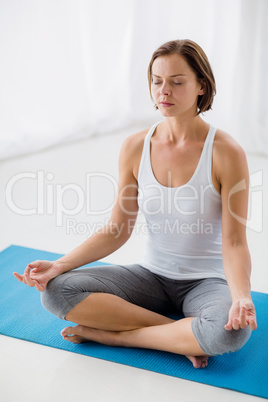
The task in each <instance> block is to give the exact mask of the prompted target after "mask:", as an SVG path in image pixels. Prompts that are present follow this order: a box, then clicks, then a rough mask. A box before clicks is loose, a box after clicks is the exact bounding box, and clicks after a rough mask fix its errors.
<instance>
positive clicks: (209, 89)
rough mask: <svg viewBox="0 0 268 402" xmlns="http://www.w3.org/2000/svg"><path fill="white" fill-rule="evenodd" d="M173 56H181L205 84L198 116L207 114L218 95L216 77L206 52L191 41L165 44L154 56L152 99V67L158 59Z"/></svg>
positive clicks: (150, 72) (150, 68) (149, 69)
mask: <svg viewBox="0 0 268 402" xmlns="http://www.w3.org/2000/svg"><path fill="white" fill-rule="evenodd" d="M171 54H179V55H181V56H182V57H183V58H184V59H185V60H186V62H187V63H188V64H189V66H190V67H191V69H192V70H193V71H194V73H195V74H196V77H197V80H198V81H199V82H204V83H205V93H204V95H199V96H198V100H197V114H200V113H203V112H206V111H207V110H210V109H211V108H212V103H213V98H214V96H215V95H216V83H215V79H214V75H213V72H212V69H211V66H210V63H209V61H208V58H207V56H206V54H205V52H204V50H203V49H202V48H201V47H200V46H199V45H198V44H197V43H195V42H193V41H191V40H189V39H182V40H173V41H170V42H166V43H164V44H163V45H162V46H160V47H159V48H158V49H157V50H156V51H155V52H154V53H153V55H152V58H151V61H150V64H149V67H148V81H149V90H150V95H151V99H152V100H153V97H152V91H151V89H152V66H153V63H154V61H155V59H156V58H157V57H160V56H168V55H171Z"/></svg>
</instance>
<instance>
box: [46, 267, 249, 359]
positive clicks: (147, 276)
mask: <svg viewBox="0 0 268 402" xmlns="http://www.w3.org/2000/svg"><path fill="white" fill-rule="evenodd" d="M95 292H101V293H110V294H114V295H117V296H119V297H121V298H122V299H124V300H127V301H128V302H131V303H134V304H136V305H138V306H141V307H144V308H146V309H148V310H151V311H154V312H157V313H159V314H163V315H165V314H169V313H170V312H174V311H176V312H177V313H179V314H182V315H183V316H184V317H194V319H193V321H192V330H193V333H194V335H195V337H196V339H197V341H198V343H199V345H200V347H201V349H202V350H203V352H204V353H205V354H207V355H210V356H216V355H221V354H223V353H230V352H235V351H237V350H239V349H241V348H242V346H244V344H245V343H246V342H247V341H248V339H249V337H250V335H251V330H250V328H249V327H247V328H246V329H239V330H238V331H235V330H232V331H226V330H225V329H224V325H225V324H226V323H227V321H228V313H229V309H230V306H231V296H230V292H229V288H228V285H227V282H226V281H225V280H224V279H218V278H208V279H201V280H191V281H189V280H182V281H178V280H173V279H168V278H165V277H163V276H160V275H156V274H154V273H152V272H150V271H149V270H147V269H145V268H143V267H142V266H141V265H137V264H135V265H127V266H120V265H102V266H97V267H88V268H81V269H77V270H73V271H70V272H67V273H64V274H62V275H60V276H58V277H57V278H55V279H52V280H51V281H50V282H49V283H48V285H47V288H46V290H45V292H42V293H41V301H42V304H43V306H44V307H45V308H46V309H47V310H48V311H50V312H51V313H53V314H55V315H56V316H57V317H59V318H61V319H64V318H65V316H66V314H67V313H68V312H69V311H70V310H71V309H73V308H74V307H75V306H76V305H77V304H78V303H80V302H81V301H82V300H84V299H85V298H86V297H87V296H89V295H90V294H91V293H95Z"/></svg>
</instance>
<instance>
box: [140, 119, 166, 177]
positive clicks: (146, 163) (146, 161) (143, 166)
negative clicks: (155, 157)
mask: <svg viewBox="0 0 268 402" xmlns="http://www.w3.org/2000/svg"><path fill="white" fill-rule="evenodd" d="M159 123H161V121H158V122H157V123H155V124H154V125H153V126H152V127H151V128H150V129H149V131H148V133H147V134H146V136H145V138H144V144H143V150H142V155H141V160H140V166H139V173H138V183H139V182H140V181H141V180H146V179H147V176H146V173H147V174H148V172H149V171H150V144H151V137H152V135H153V133H154V132H155V129H156V127H157V126H158V124H159Z"/></svg>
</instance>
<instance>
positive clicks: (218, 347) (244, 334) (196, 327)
mask: <svg viewBox="0 0 268 402" xmlns="http://www.w3.org/2000/svg"><path fill="white" fill-rule="evenodd" d="M219 321H220V322H219ZM224 325H225V323H224V322H223V320H211V321H209V320H205V319H202V318H200V319H199V318H196V319H194V320H193V323H192V328H193V332H194V335H195V336H196V339H197V341H198V342H199V345H200V347H201V349H202V350H203V351H204V353H205V354H207V355H209V356H217V355H223V354H224V353H232V352H237V351H238V350H240V349H241V348H242V347H243V346H244V345H245V344H246V343H247V341H248V340H249V338H250V335H251V329H250V328H249V327H247V328H245V329H239V330H234V329H233V330H231V331H227V330H226V329H225V328H224Z"/></svg>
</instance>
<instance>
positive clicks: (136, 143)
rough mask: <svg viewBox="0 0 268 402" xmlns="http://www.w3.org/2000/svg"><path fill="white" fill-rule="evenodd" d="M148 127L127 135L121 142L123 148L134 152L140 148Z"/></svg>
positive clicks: (131, 152)
mask: <svg viewBox="0 0 268 402" xmlns="http://www.w3.org/2000/svg"><path fill="white" fill-rule="evenodd" d="M148 131H149V128H146V129H144V130H142V131H139V132H138V133H135V134H131V135H129V136H128V137H127V138H126V139H125V140H124V141H123V144H122V148H124V149H125V150H126V151H127V152H128V153H130V154H135V153H137V152H139V151H140V150H142V148H143V143H144V138H145V136H146V134H147V133H148Z"/></svg>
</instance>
